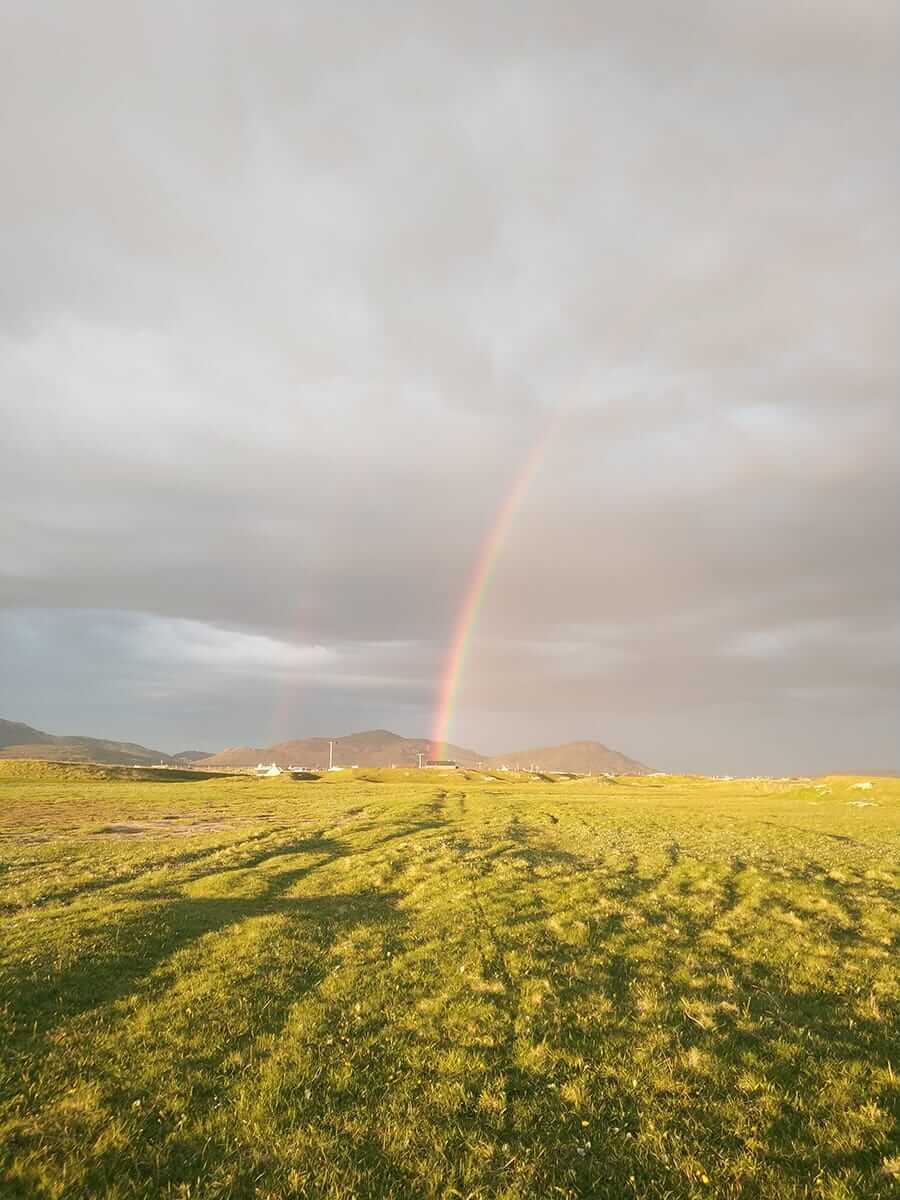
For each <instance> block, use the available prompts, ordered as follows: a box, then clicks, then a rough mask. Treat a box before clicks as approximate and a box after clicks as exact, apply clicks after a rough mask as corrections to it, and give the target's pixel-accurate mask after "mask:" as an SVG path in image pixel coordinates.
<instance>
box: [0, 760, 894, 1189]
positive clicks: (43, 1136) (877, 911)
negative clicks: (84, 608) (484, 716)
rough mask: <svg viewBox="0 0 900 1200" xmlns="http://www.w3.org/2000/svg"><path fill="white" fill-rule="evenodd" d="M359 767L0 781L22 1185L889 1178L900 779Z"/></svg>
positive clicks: (5, 980) (7, 1100)
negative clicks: (295, 775) (186, 777)
mask: <svg viewBox="0 0 900 1200" xmlns="http://www.w3.org/2000/svg"><path fill="white" fill-rule="evenodd" d="M359 775H364V776H366V778H354V777H353V776H351V775H350V774H344V775H341V776H335V777H332V778H328V777H323V778H322V779H321V780H319V781H315V782H306V783H300V782H292V781H286V780H284V779H277V780H265V781H257V780H254V779H250V778H234V779H224V780H221V779H219V780H207V781H197V782H177V781H176V782H161V781H160V782H149V781H138V782H134V781H131V780H129V779H127V778H101V777H94V776H91V774H90V773H89V772H83V771H79V769H77V768H69V769H66V771H65V773H64V774H59V775H57V774H54V772H53V770H52V769H50V768H47V767H46V766H44V765H41V767H40V769H39V771H38V773H37V774H31V773H29V770H28V769H27V768H22V767H21V766H19V765H18V764H0V914H2V920H3V934H2V961H0V1019H2V1022H3V1037H2V1044H0V1071H2V1073H0V1139H2V1158H0V1194H2V1195H3V1196H4V1197H7V1196H9V1197H17V1198H18V1197H46V1198H50V1197H58V1198H62V1197H82V1196H84V1197H88V1196H91V1197H93V1196H103V1197H110V1198H112V1197H115V1198H117V1200H118V1198H121V1200H125V1198H132V1197H151V1196H160V1195H162V1196H178V1197H204V1198H206V1197H223V1198H224V1197H237V1198H239V1197H257V1198H260V1200H266V1198H272V1200H274V1198H275V1197H278V1198H282V1197H283V1198H287V1197H294V1196H302V1197H305V1196H309V1197H319V1196H321V1197H333V1198H335V1200H337V1198H338V1197H349V1196H357V1197H376V1196H398V1197H400V1196H402V1197H418V1196H442V1197H450V1196H456V1197H498V1198H499V1197H505V1198H509V1200H511V1198H513V1197H545V1196H546V1197H550V1196H568V1197H576V1196H585V1197H587V1196H596V1197H610V1198H613V1197H628V1196H634V1197H650V1198H657V1200H663V1198H664V1197H682V1196H684V1197H692V1196H721V1197H785V1198H787V1197H791V1198H799V1197H809V1198H813V1197H827V1198H830V1200H843V1198H847V1197H858V1198H860V1200H863V1198H866V1200H868V1198H870V1197H888V1196H891V1195H895V1194H896V1189H897V1183H898V1178H900V1166H898V1163H900V1146H898V1141H897V1117H898V1096H900V1082H898V1080H900V1076H898V1071H900V1063H898V1060H900V1054H898V1052H897V1045H898V1040H897V1034H898V1026H897V1000H898V971H897V961H898V960H897V935H898V929H900V918H898V908H897V898H898V886H897V885H898V861H897V846H898V831H900V783H898V781H894V780H878V781H876V782H875V785H874V787H873V788H872V789H869V790H865V791H860V790H855V789H853V787H852V783H853V781H852V780H842V779H829V780H824V781H816V782H815V783H792V782H777V783H775V782H771V781H733V782H727V783H726V782H714V781H706V780H690V779H676V778H649V779H643V780H641V779H627V780H621V781H618V782H616V783H611V782H609V781H606V780H580V781H559V782H555V783H554V782H549V781H546V780H543V781H538V782H533V781H526V780H525V779H524V778H523V777H514V778H509V779H503V780H498V779H490V778H484V777H483V776H481V775H480V773H477V772H466V773H460V774H457V775H448V776H446V777H437V778H435V777H434V776H433V775H429V777H428V778H427V780H426V781H425V782H424V783H423V782H421V779H422V776H421V775H418V774H417V773H416V772H410V773H407V772H372V771H369V772H360V773H359ZM861 801H862V802H863V803H864V804H865V806H864V807H863V806H861V803H860V802H861ZM126 829H127V830H128V831H126Z"/></svg>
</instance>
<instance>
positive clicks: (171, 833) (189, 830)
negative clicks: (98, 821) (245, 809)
mask: <svg viewBox="0 0 900 1200" xmlns="http://www.w3.org/2000/svg"><path fill="white" fill-rule="evenodd" d="M178 819H179V818H177V817H163V819H162V820H161V821H119V822H117V823H116V824H114V825H104V826H103V828H102V829H98V830H97V831H96V833H95V834H94V836H95V837H160V836H162V837H191V836H192V835H196V834H203V833H223V832H224V831H225V830H228V829H235V828H236V826H235V825H234V823H231V822H227V821H193V822H191V823H190V824H187V825H184V824H182V825H176V824H174V822H175V821H176V820H178Z"/></svg>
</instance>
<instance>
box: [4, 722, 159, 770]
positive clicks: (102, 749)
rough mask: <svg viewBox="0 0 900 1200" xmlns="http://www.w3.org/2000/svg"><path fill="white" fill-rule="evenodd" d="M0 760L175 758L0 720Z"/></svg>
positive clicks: (134, 760)
mask: <svg viewBox="0 0 900 1200" xmlns="http://www.w3.org/2000/svg"><path fill="white" fill-rule="evenodd" d="M0 758H47V759H54V760H65V761H71V762H99V763H140V764H142V765H150V764H151V763H160V762H162V763H167V764H172V763H174V762H175V759H174V758H173V757H172V756H170V755H168V754H163V753H162V751H160V750H150V749H148V748H147V747H146V746H140V745H138V744H137V743H136V742H116V741H111V740H109V739H106V738H93V737H81V736H80V735H75V734H63V735H60V736H57V735H56V734H52V733H45V732H44V731H43V730H42V729H32V727H31V726H30V725H23V724H21V723H20V722H18V721H4V720H0Z"/></svg>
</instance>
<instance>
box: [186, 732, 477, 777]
mask: <svg viewBox="0 0 900 1200" xmlns="http://www.w3.org/2000/svg"><path fill="white" fill-rule="evenodd" d="M330 740H333V741H334V763H335V766H345V767H349V766H360V767H390V766H392V765H395V766H398V767H400V766H403V767H415V766H418V763H419V755H420V754H421V755H422V756H423V757H424V758H426V759H427V758H432V757H433V756H434V755H435V753H436V746H435V743H434V742H430V741H428V739H427V738H405V737H401V736H400V735H399V734H397V733H391V732H390V731H389V730H387V729H369V730H366V731H365V732H363V733H351V734H348V735H347V736H346V737H337V738H334V739H329V738H324V737H317V738H300V739H299V740H297V741H290V742H277V743H276V744H275V745H274V746H232V747H231V748H230V749H228V750H223V751H222V752H221V753H220V754H213V755H211V756H210V757H209V758H205V759H203V766H204V767H255V766H256V764H257V763H260V762H265V763H270V762H274V763H277V764H278V766H279V767H289V766H296V767H308V768H310V769H311V770H317V771H321V770H324V769H325V768H326V767H327V766H328V754H329V741H330ZM441 757H446V758H450V759H452V760H453V761H454V762H458V763H459V764H460V765H461V766H475V764H476V763H478V762H481V761H482V760H483V759H484V756H483V755H480V754H477V753H476V752H475V751H474V750H466V749H465V748H464V747H462V746H447V747H446V748H442V749H441Z"/></svg>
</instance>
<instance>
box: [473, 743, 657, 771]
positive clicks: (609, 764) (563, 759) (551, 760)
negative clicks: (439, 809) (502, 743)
mask: <svg viewBox="0 0 900 1200" xmlns="http://www.w3.org/2000/svg"><path fill="white" fill-rule="evenodd" d="M488 763H489V765H490V766H493V767H500V766H521V767H523V768H529V767H535V768H536V769H537V770H538V771H574V772H576V773H578V774H583V775H586V774H588V773H591V774H594V775H598V774H600V773H601V772H603V771H607V772H609V773H610V774H611V775H646V774H648V773H649V771H650V768H649V767H645V766H644V765H643V763H639V762H636V761H635V760H634V759H633V758H629V757H628V756H627V755H625V754H620V753H619V751H618V750H610V749H609V747H608V746H604V745H602V744H601V743H600V742H566V743H565V744H564V745H562V746H540V747H538V748H537V749H532V750H515V751H513V752H512V753H511V754H499V755H497V756H496V757H495V758H491V759H489V760H488Z"/></svg>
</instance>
